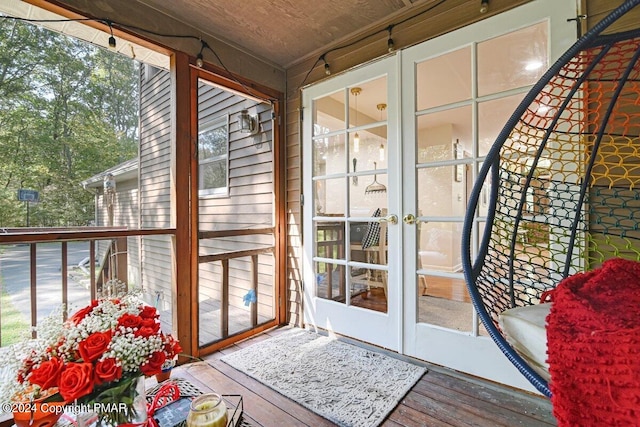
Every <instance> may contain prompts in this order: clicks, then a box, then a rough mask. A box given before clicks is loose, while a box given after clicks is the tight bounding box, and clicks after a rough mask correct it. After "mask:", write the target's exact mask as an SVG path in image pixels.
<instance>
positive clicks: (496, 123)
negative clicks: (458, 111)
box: [478, 94, 524, 156]
mask: <svg viewBox="0 0 640 427" xmlns="http://www.w3.org/2000/svg"><path fill="white" fill-rule="evenodd" d="M523 97H524V94H519V95H513V96H508V97H506V98H500V99H495V100H492V101H486V102H481V103H479V104H478V155H479V156H486V155H487V153H488V152H489V149H490V148H491V146H492V145H493V143H494V142H495V140H496V138H497V136H498V134H499V133H500V131H501V130H502V128H503V127H504V125H505V123H506V122H507V120H509V117H511V114H513V111H514V110H515V109H516V108H517V107H518V104H520V101H522V98H523Z"/></svg>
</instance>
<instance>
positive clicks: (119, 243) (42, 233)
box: [0, 227, 175, 343]
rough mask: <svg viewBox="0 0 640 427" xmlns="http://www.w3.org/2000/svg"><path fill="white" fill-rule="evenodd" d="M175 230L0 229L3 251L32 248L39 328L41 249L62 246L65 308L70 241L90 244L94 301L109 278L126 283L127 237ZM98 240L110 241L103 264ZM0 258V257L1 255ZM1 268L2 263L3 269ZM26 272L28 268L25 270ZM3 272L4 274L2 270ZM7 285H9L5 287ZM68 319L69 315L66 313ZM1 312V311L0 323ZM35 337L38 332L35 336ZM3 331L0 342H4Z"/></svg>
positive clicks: (32, 291) (33, 304) (33, 303)
mask: <svg viewBox="0 0 640 427" xmlns="http://www.w3.org/2000/svg"><path fill="white" fill-rule="evenodd" d="M174 232H175V230H173V229H153V230H128V229H126V228H123V227H81V228H44V229H33V228H17V229H13V228H11V229H7V228H5V229H0V249H2V248H7V247H8V245H24V244H27V245H29V268H28V272H29V304H30V312H31V316H30V323H31V326H36V325H37V321H38V300H39V298H38V292H37V283H38V269H39V268H38V246H39V245H42V244H45V243H52V242H59V243H60V264H59V265H60V285H61V301H60V303H61V304H62V306H63V307H68V306H69V303H73V301H69V270H68V265H69V262H68V255H69V250H68V249H69V248H68V244H69V243H70V242H88V265H89V274H88V280H89V292H90V298H91V299H95V298H96V296H97V295H98V294H99V292H100V291H101V290H102V289H101V288H102V286H104V285H105V284H106V283H107V282H108V281H109V280H110V279H120V280H121V281H123V282H125V283H126V282H127V279H128V277H127V265H128V259H127V237H132V236H145V235H166V234H173V233H174ZM98 241H109V242H110V243H109V245H108V249H107V250H106V252H105V254H104V256H103V257H102V260H101V262H100V263H96V257H97V255H98V254H97V249H96V245H97V242H98ZM0 257H1V255H0ZM1 267H2V265H1V264H0V268H1ZM25 271H26V269H25ZM0 273H2V271H0ZM5 286H6V285H5ZM64 315H65V316H66V313H64ZM1 323H2V313H1V312H0V324H1ZM32 334H33V337H34V338H35V332H33V333H32ZM1 340H2V332H1V330H0V343H1V342H2V341H1Z"/></svg>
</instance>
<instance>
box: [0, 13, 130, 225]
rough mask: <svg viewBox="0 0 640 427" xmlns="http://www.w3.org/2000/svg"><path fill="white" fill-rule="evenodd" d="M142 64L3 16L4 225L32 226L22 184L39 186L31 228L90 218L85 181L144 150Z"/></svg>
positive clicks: (0, 174) (0, 177) (0, 170)
mask: <svg viewBox="0 0 640 427" xmlns="http://www.w3.org/2000/svg"><path fill="white" fill-rule="evenodd" d="M137 68H138V64H137V63H136V62H134V61H132V60H130V59H129V58H126V57H123V56H120V55H118V54H116V53H112V52H110V51H108V50H106V49H102V48H99V47H95V46H93V45H91V44H89V43H86V42H82V41H78V40H75V39H72V38H69V37H67V36H64V35H61V34H58V33H54V32H51V31H48V30H46V29H43V28H39V27H37V26H33V25H30V24H26V23H22V22H19V21H12V20H3V19H0V227H20V226H25V225H26V223H25V216H26V206H25V204H24V203H21V202H18V201H17V191H18V189H20V188H28V189H33V190H37V191H39V193H40V200H41V202H40V203H38V204H31V205H30V226H74V225H86V224H87V223H88V222H89V221H90V220H91V219H93V216H94V212H93V209H94V207H93V206H94V205H93V195H92V194H91V193H89V192H87V191H85V190H84V189H83V188H82V186H81V185H80V183H81V182H82V181H83V180H85V179H87V178H89V177H91V176H93V175H95V174H98V173H100V172H102V171H104V170H105V169H108V168H110V167H112V166H115V165H117V164H119V163H121V162H123V161H125V160H129V159H131V158H134V157H136V156H137V136H138V116H137V108H138V71H137Z"/></svg>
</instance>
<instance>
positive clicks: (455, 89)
mask: <svg viewBox="0 0 640 427" xmlns="http://www.w3.org/2000/svg"><path fill="white" fill-rule="evenodd" d="M416 87H417V90H416V97H417V99H416V105H417V110H418V111H420V110H424V109H427V108H432V107H437V106H439V105H446V104H451V103H453V102H458V101H464V100H466V99H470V98H471V47H469V46H468V47H464V48H462V49H459V50H456V51H453V52H449V53H446V54H444V55H441V56H438V57H436V58H432V59H429V60H426V61H424V62H421V63H419V64H418V65H417V66H416Z"/></svg>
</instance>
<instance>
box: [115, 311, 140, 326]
mask: <svg viewBox="0 0 640 427" xmlns="http://www.w3.org/2000/svg"><path fill="white" fill-rule="evenodd" d="M141 322H142V318H141V317H140V316H136V315H135V314H131V313H125V314H123V315H122V316H120V318H119V319H118V326H124V327H125V328H132V329H133V328H138V327H140V323H141Z"/></svg>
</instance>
